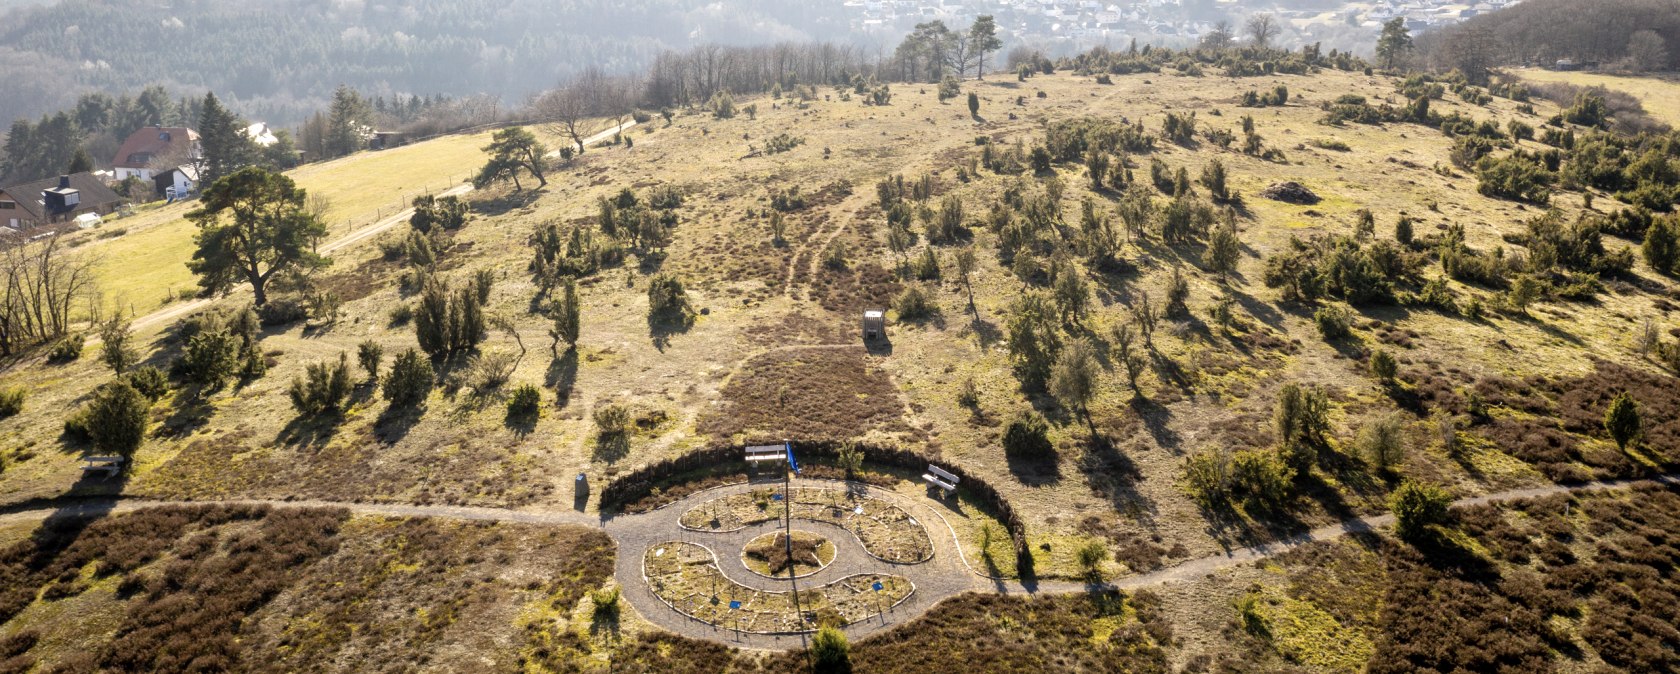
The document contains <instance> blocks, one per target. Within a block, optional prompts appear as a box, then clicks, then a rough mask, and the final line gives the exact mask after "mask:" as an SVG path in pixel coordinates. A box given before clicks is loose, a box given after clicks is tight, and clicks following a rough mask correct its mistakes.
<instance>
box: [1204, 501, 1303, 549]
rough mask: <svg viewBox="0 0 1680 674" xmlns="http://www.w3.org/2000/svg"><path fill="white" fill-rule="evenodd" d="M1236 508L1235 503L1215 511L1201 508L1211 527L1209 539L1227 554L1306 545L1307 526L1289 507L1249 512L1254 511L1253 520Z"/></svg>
mask: <svg viewBox="0 0 1680 674" xmlns="http://www.w3.org/2000/svg"><path fill="white" fill-rule="evenodd" d="M1235 506H1236V503H1235V502H1227V503H1224V504H1219V505H1215V506H1213V507H1209V506H1207V505H1202V506H1199V508H1200V509H1201V511H1202V518H1203V519H1204V520H1206V521H1207V523H1208V528H1207V533H1208V535H1210V536H1212V537H1213V538H1214V540H1216V541H1218V542H1219V544H1220V545H1222V546H1224V547H1225V549H1226V550H1231V549H1233V548H1236V547H1260V548H1264V547H1266V546H1268V545H1272V544H1277V545H1283V544H1288V543H1297V542H1302V541H1304V540H1305V539H1304V537H1305V536H1306V534H1307V533H1308V531H1309V529H1308V527H1307V525H1306V523H1305V522H1304V521H1302V520H1301V518H1300V517H1299V516H1297V515H1296V514H1295V513H1294V512H1293V511H1292V510H1291V509H1290V508H1289V507H1288V506H1284V507H1282V508H1269V509H1268V508H1261V507H1258V506H1254V507H1251V508H1247V509H1245V510H1252V511H1253V513H1252V514H1251V516H1250V517H1244V516H1243V515H1242V513H1240V512H1238V511H1237V509H1236V507H1235Z"/></svg>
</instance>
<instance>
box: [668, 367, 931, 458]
mask: <svg viewBox="0 0 1680 674" xmlns="http://www.w3.org/2000/svg"><path fill="white" fill-rule="evenodd" d="M723 401H724V404H723V405H722V406H721V407H720V408H719V409H718V410H717V411H716V412H713V413H709V414H707V415H706V416H703V417H701V419H700V421H699V423H698V424H697V429H696V430H698V431H699V432H701V433H705V434H707V435H711V436H713V437H715V438H719V439H725V440H726V439H730V438H737V437H744V438H748V439H762V440H774V439H780V438H803V439H810V440H843V439H848V438H858V437H863V436H865V435H867V434H868V433H870V432H871V431H876V430H880V431H885V432H888V433H905V432H907V431H908V430H909V429H908V428H907V427H906V426H904V424H903V422H902V417H903V414H904V403H903V401H902V400H901V399H900V398H899V395H898V390H897V387H895V386H894V385H893V382H892V379H891V378H890V377H889V376H888V375H887V373H886V372H885V371H883V370H881V369H880V368H879V367H877V366H876V365H875V363H874V362H873V361H872V360H871V359H870V358H869V357H868V355H867V354H866V353H865V351H864V349H863V347H861V346H856V347H843V348H824V347H818V348H808V349H784V350H779V351H772V352H769V353H766V354H764V355H761V356H758V357H755V358H753V359H752V360H749V361H747V362H746V363H745V364H744V365H742V367H741V370H740V371H739V372H737V373H736V374H735V376H734V377H733V378H732V379H731V380H730V382H729V385H728V387H726V388H725V389H724V390H723Z"/></svg>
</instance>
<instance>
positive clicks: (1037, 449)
mask: <svg viewBox="0 0 1680 674" xmlns="http://www.w3.org/2000/svg"><path fill="white" fill-rule="evenodd" d="M1003 451H1004V453H1005V454H1008V455H1010V456H1016V457H1021V458H1027V459H1044V458H1049V457H1051V456H1052V455H1053V454H1054V453H1055V448H1054V447H1052V446H1051V444H1050V424H1049V423H1047V422H1045V421H1044V417H1043V416H1041V415H1039V414H1038V413H1037V412H1032V411H1026V412H1021V413H1019V414H1016V415H1015V418H1013V419H1010V420H1009V425H1008V426H1005V427H1004V429H1003Z"/></svg>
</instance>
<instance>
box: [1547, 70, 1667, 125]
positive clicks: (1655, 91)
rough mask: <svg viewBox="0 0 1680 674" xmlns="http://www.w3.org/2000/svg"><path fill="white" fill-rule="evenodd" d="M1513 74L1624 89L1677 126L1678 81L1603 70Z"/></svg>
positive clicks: (1653, 112)
mask: <svg viewBox="0 0 1680 674" xmlns="http://www.w3.org/2000/svg"><path fill="white" fill-rule="evenodd" d="M1516 74H1517V75H1519V76H1521V77H1522V78H1523V79H1525V80H1531V81H1534V82H1563V83H1565V84H1574V85H1577V86H1583V87H1604V88H1606V89H1614V90H1616V91H1625V92H1627V93H1629V94H1632V95H1633V96H1634V97H1635V98H1638V99H1639V102H1640V103H1643V104H1644V105H1645V112H1647V113H1650V115H1651V116H1652V117H1655V118H1657V119H1660V120H1662V121H1664V122H1667V123H1669V124H1675V125H1680V81H1676V80H1674V79H1670V78H1666V77H1627V76H1621V75H1605V74H1603V73H1587V72H1579V71H1577V72H1562V71H1556V70H1543V69H1540V68H1524V69H1522V70H1518V71H1516Z"/></svg>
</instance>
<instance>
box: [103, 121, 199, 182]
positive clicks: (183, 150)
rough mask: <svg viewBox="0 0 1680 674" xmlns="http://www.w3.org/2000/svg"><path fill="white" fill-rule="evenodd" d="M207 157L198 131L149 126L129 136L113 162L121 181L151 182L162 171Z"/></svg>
mask: <svg viewBox="0 0 1680 674" xmlns="http://www.w3.org/2000/svg"><path fill="white" fill-rule="evenodd" d="M203 157H204V153H203V149H202V148H201V147H199V144H198V132H197V131H193V130H192V129H188V128H185V127H178V126H177V127H164V126H148V127H144V128H142V129H140V130H139V131H135V132H134V133H132V134H129V136H128V140H125V141H123V144H122V149H119V150H117V156H116V158H115V159H112V160H111V164H112V165H113V167H114V168H115V169H116V172H117V180H118V181H119V182H120V181H123V180H127V179H129V178H130V177H133V178H139V179H141V180H151V179H152V178H153V177H154V176H156V175H157V173H158V172H160V171H166V170H168V169H172V168H175V167H177V166H180V165H182V164H191V163H194V162H197V161H198V160H200V159H202V158H203Z"/></svg>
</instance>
